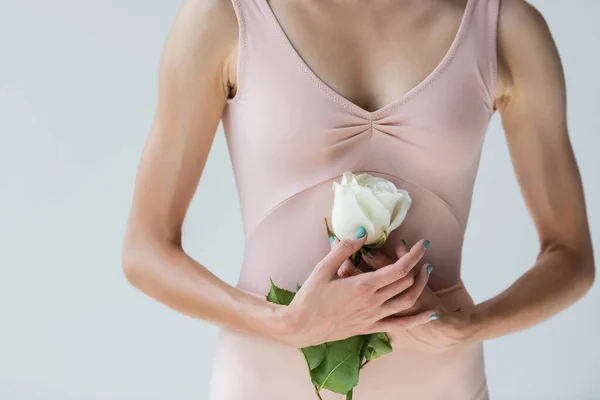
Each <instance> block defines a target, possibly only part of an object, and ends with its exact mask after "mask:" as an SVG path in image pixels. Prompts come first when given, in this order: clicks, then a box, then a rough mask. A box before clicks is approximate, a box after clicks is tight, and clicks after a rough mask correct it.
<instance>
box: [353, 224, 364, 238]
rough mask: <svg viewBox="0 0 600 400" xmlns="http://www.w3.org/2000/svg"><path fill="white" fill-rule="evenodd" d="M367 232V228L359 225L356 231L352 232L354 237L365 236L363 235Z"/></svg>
mask: <svg viewBox="0 0 600 400" xmlns="http://www.w3.org/2000/svg"><path fill="white" fill-rule="evenodd" d="M366 234H367V230H366V229H365V228H364V227H362V226H361V227H360V228H358V229H357V230H356V232H354V237H355V238H357V239H360V238H363V237H365V235H366Z"/></svg>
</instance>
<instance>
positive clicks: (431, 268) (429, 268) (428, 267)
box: [427, 264, 433, 274]
mask: <svg viewBox="0 0 600 400" xmlns="http://www.w3.org/2000/svg"><path fill="white" fill-rule="evenodd" d="M431 271H433V265H431V264H429V265H428V266H427V274H431Z"/></svg>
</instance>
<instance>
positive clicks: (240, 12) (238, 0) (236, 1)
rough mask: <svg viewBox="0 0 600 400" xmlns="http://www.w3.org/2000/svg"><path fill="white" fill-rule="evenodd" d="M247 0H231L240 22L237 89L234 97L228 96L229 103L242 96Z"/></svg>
mask: <svg viewBox="0 0 600 400" xmlns="http://www.w3.org/2000/svg"><path fill="white" fill-rule="evenodd" d="M244 1H245V0H231V4H232V5H233V10H234V12H235V16H236V18H237V22H238V52H237V65H236V81H237V83H236V86H237V90H236V93H235V96H234V97H233V98H228V99H227V103H229V104H230V103H233V102H236V101H237V99H239V98H240V92H241V88H242V85H243V82H244V78H243V75H244V71H245V69H244V62H245V61H246V47H247V46H246V41H247V28H246V16H245V13H244V7H243V4H244Z"/></svg>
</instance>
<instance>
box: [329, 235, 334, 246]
mask: <svg viewBox="0 0 600 400" xmlns="http://www.w3.org/2000/svg"><path fill="white" fill-rule="evenodd" d="M333 242H335V236H329V244H333Z"/></svg>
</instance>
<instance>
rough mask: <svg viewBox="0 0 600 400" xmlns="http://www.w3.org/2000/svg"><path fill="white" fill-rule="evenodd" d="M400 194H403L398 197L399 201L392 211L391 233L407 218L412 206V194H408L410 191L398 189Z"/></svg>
mask: <svg viewBox="0 0 600 400" xmlns="http://www.w3.org/2000/svg"><path fill="white" fill-rule="evenodd" d="M398 194H399V195H401V197H400V198H399V199H398V202H397V203H396V207H395V208H394V211H393V212H392V216H391V222H390V228H389V231H388V233H390V232H391V231H393V230H394V229H396V228H397V227H399V226H400V224H401V223H402V222H403V221H404V219H405V218H406V214H407V213H408V209H409V208H410V206H411V204H412V198H411V197H410V195H409V194H408V192H407V191H406V190H403V189H398Z"/></svg>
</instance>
